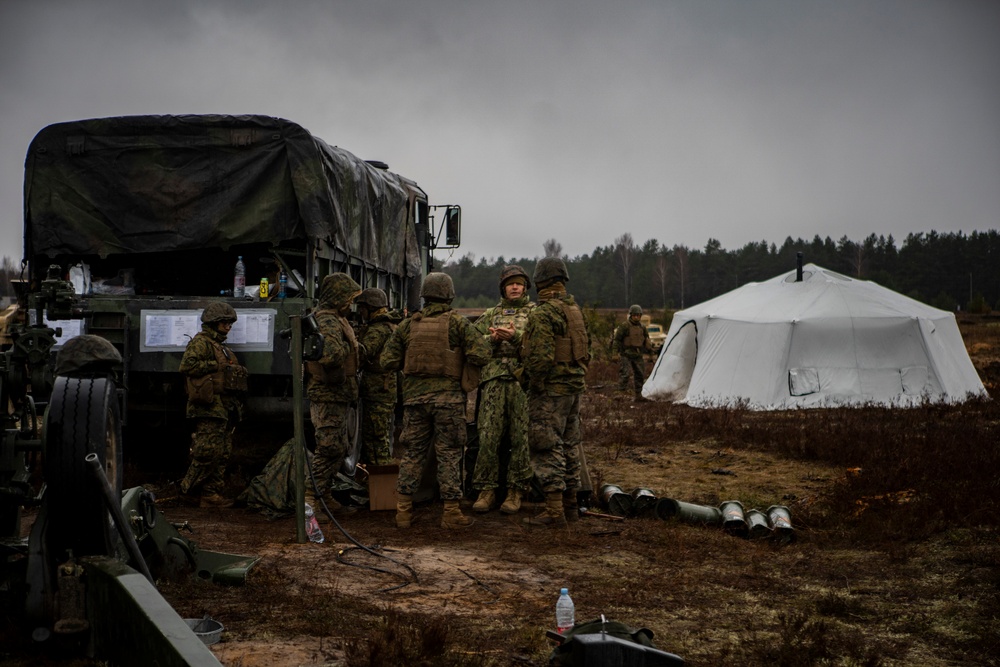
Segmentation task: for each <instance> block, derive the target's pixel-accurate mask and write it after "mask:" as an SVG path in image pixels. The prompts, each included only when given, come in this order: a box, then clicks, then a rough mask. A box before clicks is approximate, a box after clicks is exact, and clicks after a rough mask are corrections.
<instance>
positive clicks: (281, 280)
mask: <svg viewBox="0 0 1000 667" xmlns="http://www.w3.org/2000/svg"><path fill="white" fill-rule="evenodd" d="M286 287H288V274H287V273H285V272H284V271H282V272H281V273H280V274H278V298H279V299H284V298H285V288H286Z"/></svg>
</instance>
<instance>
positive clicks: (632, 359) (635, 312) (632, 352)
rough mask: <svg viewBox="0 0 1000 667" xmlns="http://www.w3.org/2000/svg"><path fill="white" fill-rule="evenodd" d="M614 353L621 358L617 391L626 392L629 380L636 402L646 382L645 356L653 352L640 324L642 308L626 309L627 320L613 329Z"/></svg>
mask: <svg viewBox="0 0 1000 667" xmlns="http://www.w3.org/2000/svg"><path fill="white" fill-rule="evenodd" d="M614 341H615V343H614V353H615V354H617V355H619V356H620V357H621V366H620V367H619V372H618V389H620V390H621V391H628V385H629V378H630V377H631V380H632V387H633V388H634V390H635V397H636V399H637V400H640V401H641V400H644V399H643V398H642V383H643V382H644V381H645V380H646V357H645V356H644V355H646V354H647V353H650V352H652V351H653V349H652V347H651V346H650V343H649V332H648V331H647V330H646V327H645V326H644V325H643V324H642V306H640V305H638V304H634V305H633V306H632V307H630V308H629V309H628V319H626V320H625V321H624V322H622V323H621V324H619V325H618V328H617V329H615V337H614Z"/></svg>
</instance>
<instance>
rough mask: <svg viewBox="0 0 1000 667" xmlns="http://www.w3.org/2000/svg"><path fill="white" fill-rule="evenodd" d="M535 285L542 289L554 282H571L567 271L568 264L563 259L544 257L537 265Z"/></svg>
mask: <svg viewBox="0 0 1000 667" xmlns="http://www.w3.org/2000/svg"><path fill="white" fill-rule="evenodd" d="M534 280H535V285H536V286H538V287H542V286H543V285H544V284H546V283H550V282H552V281H553V280H562V281H563V282H568V281H569V271H567V270H566V262H564V261H562V258H561V257H543V258H542V259H540V260H538V264H536V265H535V275H534Z"/></svg>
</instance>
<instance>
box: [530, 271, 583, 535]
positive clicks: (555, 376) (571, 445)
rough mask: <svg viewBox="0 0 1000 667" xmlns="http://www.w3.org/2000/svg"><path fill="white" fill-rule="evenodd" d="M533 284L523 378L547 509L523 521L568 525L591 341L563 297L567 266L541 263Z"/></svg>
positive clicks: (534, 459) (534, 463)
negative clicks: (535, 301)
mask: <svg viewBox="0 0 1000 667" xmlns="http://www.w3.org/2000/svg"><path fill="white" fill-rule="evenodd" d="M534 280H535V287H536V289H537V290H538V300H539V304H538V306H537V307H536V308H535V309H534V310H532V311H531V314H530V315H529V316H528V324H527V327H526V328H525V331H524V338H523V342H522V345H521V360H522V362H523V364H524V372H523V375H522V378H521V379H522V382H523V383H525V384H526V385H527V387H528V420H529V427H528V441H529V444H530V447H531V464H532V467H533V468H534V470H535V476H536V477H538V480H539V482H541V485H542V490H543V491H544V492H545V510H544V511H543V512H542V513H541V514H539V515H538V516H535V517H531V518H526V519H525V520H524V522H525V523H528V524H531V525H538V526H566V513H567V509H568V507H569V508H572V507H575V504H576V502H575V501H576V492H577V490H578V488H579V487H580V453H579V447H580V443H581V435H580V396H581V395H582V394H583V392H584V390H585V389H586V381H585V376H586V373H587V364H588V363H589V362H590V351H589V348H590V340H589V336H588V334H587V328H586V326H585V324H584V321H583V313H582V312H580V308H579V306H577V305H576V302H575V301H574V300H573V297H572V296H571V295H570V294H567V293H566V284H565V283H566V281H568V280H569V272H568V271H567V270H566V264H565V262H563V260H562V259H560V258H558V257H545V258H543V259H541V260H539V262H538V264H537V265H536V266H535V275H534ZM564 497H565V499H566V500H567V504H568V507H567V506H565V505H564Z"/></svg>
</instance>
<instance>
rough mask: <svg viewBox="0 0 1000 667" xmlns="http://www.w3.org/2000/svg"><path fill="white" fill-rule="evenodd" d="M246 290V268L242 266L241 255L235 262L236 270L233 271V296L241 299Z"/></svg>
mask: <svg viewBox="0 0 1000 667" xmlns="http://www.w3.org/2000/svg"><path fill="white" fill-rule="evenodd" d="M246 289H247V267H246V266H245V265H244V264H243V255H240V256H239V257H238V258H237V260H236V269H235V270H234V271H233V296H234V297H235V298H237V299H242V298H243V296H244V295H245V294H246Z"/></svg>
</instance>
